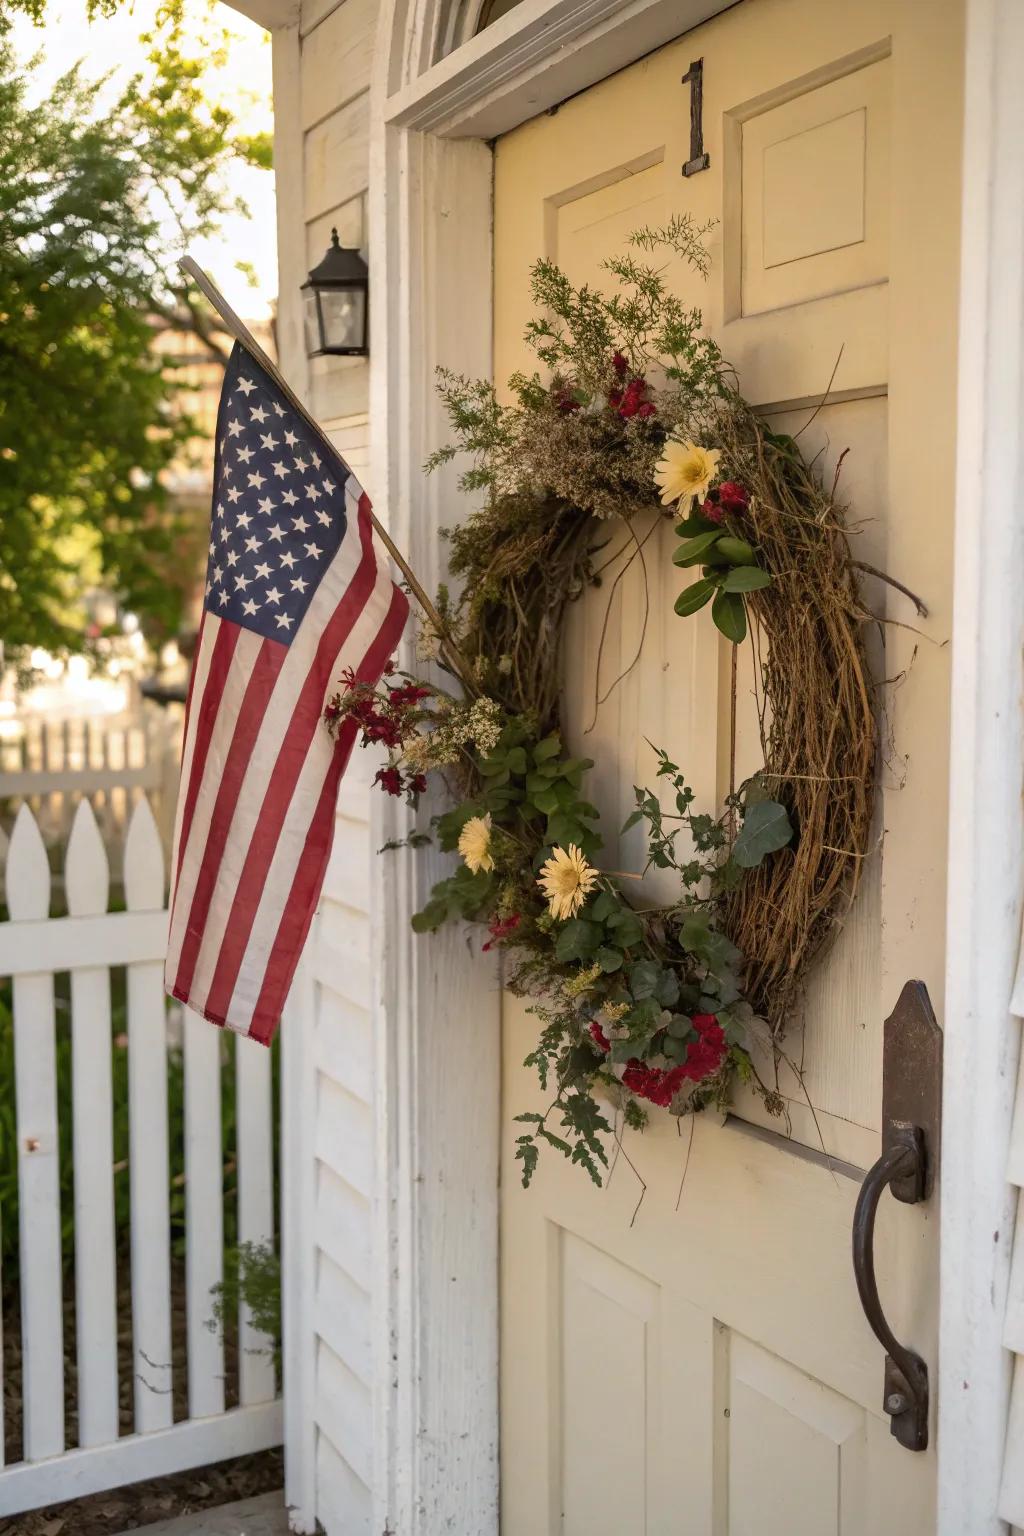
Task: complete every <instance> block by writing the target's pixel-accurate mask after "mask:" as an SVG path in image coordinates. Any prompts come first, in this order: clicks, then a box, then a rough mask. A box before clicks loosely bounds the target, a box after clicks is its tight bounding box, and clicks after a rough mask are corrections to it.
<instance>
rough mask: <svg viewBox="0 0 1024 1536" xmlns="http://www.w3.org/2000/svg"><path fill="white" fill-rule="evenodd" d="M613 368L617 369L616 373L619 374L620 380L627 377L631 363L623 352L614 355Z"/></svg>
mask: <svg viewBox="0 0 1024 1536" xmlns="http://www.w3.org/2000/svg"><path fill="white" fill-rule="evenodd" d="M612 367H613V368H614V369H615V372H616V373H617V374H618V376H619V378H620V379H621V378H624V377H625V375H626V372H627V370H628V368H629V363H628V362H627V360H626V358H625V356H624V355H623V354H622V353H621V352H613V353H612Z"/></svg>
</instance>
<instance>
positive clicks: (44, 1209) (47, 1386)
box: [7, 806, 64, 1460]
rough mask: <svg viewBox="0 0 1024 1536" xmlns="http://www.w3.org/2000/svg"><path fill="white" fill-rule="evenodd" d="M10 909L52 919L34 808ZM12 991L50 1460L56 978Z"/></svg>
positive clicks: (33, 1450) (27, 1356) (37, 1356)
mask: <svg viewBox="0 0 1024 1536" xmlns="http://www.w3.org/2000/svg"><path fill="white" fill-rule="evenodd" d="M7 908H8V911H9V912H10V914H11V919H12V921H13V922H19V921H24V920H26V919H33V918H34V919H37V920H38V919H41V918H45V917H46V915H47V913H48V912H49V909H50V868H49V864H48V863H47V858H46V850H45V848H44V847H43V840H42V837H41V836H40V833H39V828H38V827H37V826H36V823H35V820H34V818H33V816H32V813H31V812H30V811H29V810H28V809H27V807H25V806H22V808H21V810H20V811H19V812H18V818H17V821H16V822H15V824H14V832H13V835H12V837H11V847H10V854H9V857H8V860H7ZM13 991H14V1062H15V1093H16V1114H17V1126H18V1200H19V1205H18V1210H19V1217H20V1220H19V1233H18V1245H19V1252H20V1256H21V1341H22V1372H23V1377H22V1379H23V1382H24V1404H25V1407H24V1424H25V1429H24V1439H25V1454H26V1455H27V1456H28V1457H29V1458H30V1459H32V1460H41V1459H42V1458H43V1457H45V1456H57V1455H59V1454H60V1452H61V1451H62V1450H63V1449H64V1323H63V1301H62V1294H61V1245H60V1174H59V1164H58V1157H59V1149H58V1143H57V1065H56V1046H55V1039H54V1006H53V975H52V973H51V974H40V975H27V976H17V977H15V979H14V988H13Z"/></svg>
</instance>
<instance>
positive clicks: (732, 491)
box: [718, 480, 750, 512]
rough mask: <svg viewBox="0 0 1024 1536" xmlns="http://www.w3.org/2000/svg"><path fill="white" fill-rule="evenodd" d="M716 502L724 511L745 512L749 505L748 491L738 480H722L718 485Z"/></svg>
mask: <svg viewBox="0 0 1024 1536" xmlns="http://www.w3.org/2000/svg"><path fill="white" fill-rule="evenodd" d="M718 504H719V506H720V507H721V508H722V510H723V511H725V512H745V511H746V510H747V508H748V507H749V505H750V492H749V491H748V490H747V488H746V486H744V485H740V483H739V481H738V480H723V482H722V484H721V485H720V486H719V487H718Z"/></svg>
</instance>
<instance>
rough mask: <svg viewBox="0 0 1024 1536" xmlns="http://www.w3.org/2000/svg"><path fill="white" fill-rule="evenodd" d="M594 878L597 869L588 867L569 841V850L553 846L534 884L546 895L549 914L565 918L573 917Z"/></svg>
mask: <svg viewBox="0 0 1024 1536" xmlns="http://www.w3.org/2000/svg"><path fill="white" fill-rule="evenodd" d="M597 880H598V875H597V870H596V869H591V867H590V865H589V864H588V863H587V861H586V859H585V858H584V857H583V854H582V853H581V852H580V850H579V849H578V848H577V847H576V844H575V843H570V844H569V852H568V853H566V851H565V849H564V848H556V849H554V851H553V852H552V855H551V857H550V859H548V861H547V862H546V863H545V864H542V865H541V871H540V874H539V875H538V877H537V884H538V885H539V886H540V888H541V890H542V891H543V892H544V895H545V896H546V897H547V901H548V911H549V912H550V913H551V916H552V917H557V918H561V919H563V920H564V919H565V918H567V917H575V915H576V913H577V912H578V911H579V909H580V907H582V905H583V903H584V902H585V901H586V899H587V897H588V896H589V895H590V893H591V891H592V890H593V889H594V886H595V885H596V884H597Z"/></svg>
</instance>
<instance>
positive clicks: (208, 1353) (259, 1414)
mask: <svg viewBox="0 0 1024 1536" xmlns="http://www.w3.org/2000/svg"><path fill="white" fill-rule="evenodd" d="M67 735H68V738H69V739H70V741H71V745H72V749H74V745H75V741H76V738H75V737H74V735H73V734H72V733H71V732H68V733H67ZM129 746H130V744H129ZM88 748H89V743H88V741H87V740H86V741H85V744H84V747H83V749H82V750H83V751H85V750H88ZM97 750H100V751H103V752H106V753H107V754H108V756H109V757H110V758H112V759H114V758H115V756H116V752H117V751H119V750H120V748H119V747H116V746H114V747H109V748H108V747H103V746H102V744H101V745H100V747H99V748H97ZM132 750H134V749H132ZM140 750H141V749H140ZM50 862H51V861H50V860H49V859H48V856H47V853H46V849H45V846H44V842H43V838H42V835H41V833H40V829H39V826H38V824H37V819H36V817H35V816H34V814H33V812H32V811H31V810H30V809H29V807H28V806H26V805H23V806H22V807H21V809H20V810H19V812H18V815H17V818H16V821H15V825H14V830H13V833H12V836H11V839H10V845H9V848H8V850H7V861H6V879H5V889H6V899H7V906H8V911H9V920H8V921H6V922H0V977H4V978H10V979H11V981H12V994H13V1008H14V1050H15V1087H14V1103H13V1105H6V1104H5V1105H2V1106H0V1108H2V1109H3V1111H4V1113H5V1115H8V1116H9V1115H10V1114H11V1112H12V1110H13V1115H14V1123H15V1128H16V1135H17V1146H18V1162H19V1194H20V1200H19V1208H20V1223H19V1236H18V1247H19V1258H20V1266H21V1277H22V1296H21V1309H20V1310H21V1329H22V1357H23V1396H24V1415H23V1423H24V1432H23V1437H22V1439H23V1445H22V1457H21V1460H18V1461H15V1460H13V1459H12V1457H13V1456H15V1455H16V1454H17V1452H16V1451H15V1450H14V1444H13V1442H12V1438H11V1436H10V1434H9V1433H8V1435H7V1437H6V1439H5V1437H4V1436H3V1434H2V1428H3V1426H2V1423H0V1519H3V1518H4V1517H6V1516H9V1515H11V1514H16V1513H18V1512H19V1511H22V1510H27V1509H32V1508H36V1507H39V1506H41V1505H47V1504H52V1503H57V1502H60V1501H62V1500H64V1499H69V1498H73V1497H76V1496H80V1495H85V1494H90V1493H96V1492H99V1491H100V1490H102V1489H106V1488H112V1487H116V1486H119V1485H120V1484H123V1483H130V1482H134V1481H137V1480H139V1479H141V1478H147V1477H158V1476H163V1475H165V1474H168V1473H172V1472H178V1471H184V1470H186V1469H188V1468H190V1467H195V1466H200V1465H203V1464H204V1463H209V1462H215V1461H218V1460H222V1459H224V1458H227V1457H231V1456H238V1455H242V1454H244V1453H247V1452H251V1451H257V1450H262V1449H265V1448H267V1447H269V1446H272V1445H278V1444H280V1442H281V1437H282V1428H283V1425H282V1405H281V1403H280V1401H278V1400H277V1398H276V1396H275V1381H274V1370H273V1363H272V1360H271V1358H270V1355H269V1353H268V1352H267V1344H268V1341H267V1340H265V1339H263V1338H262V1337H261V1336H260V1335H258V1334H256V1333H255V1331H254V1330H253V1328H252V1326H251V1323H250V1322H249V1320H248V1318H247V1317H245V1316H243V1318H242V1319H241V1334H240V1339H241V1343H242V1347H243V1356H242V1360H241V1362H240V1367H239V1398H240V1406H239V1407H238V1408H236V1409H232V1410H231V1411H229V1412H225V1411H224V1399H225V1384H224V1352H223V1344H222V1340H221V1338H220V1336H219V1333H218V1332H216V1331H213V1330H211V1328H210V1326H209V1325H210V1323H211V1321H212V1315H213V1300H212V1297H211V1290H212V1288H213V1287H215V1286H216V1285H217V1284H218V1283H219V1282H220V1280H221V1279H222V1276H223V1248H224V1231H223V1221H224V1194H223V1186H224V1157H225V1153H224V1149H223V1146H222V1137H221V1072H222V1065H223V1063H224V1061H225V1060H227V1061H230V1059H231V1058H230V1056H229V1055H228V1054H227V1053H228V1052H229V1051H231V1050H232V1046H233V1041H232V1040H231V1038H226V1037H225V1036H223V1035H222V1034H221V1032H220V1031H218V1030H216V1029H215V1028H214V1027H213V1026H212V1025H209V1024H207V1023H205V1022H204V1021H203V1020H201V1019H199V1018H198V1017H197V1016H196V1015H194V1014H191V1013H189V1012H187V1011H186V1013H185V1020H184V1039H183V1050H184V1078H185V1083H184V1091H185V1110H184V1119H185V1127H184V1152H185V1226H186V1293H187V1294H186V1301H187V1318H186V1327H187V1360H188V1381H187V1384H188V1413H189V1417H188V1418H187V1419H184V1420H181V1421H179V1422H178V1423H174V1422H173V1407H172V1396H171V1389H172V1386H173V1373H172V1364H171V1337H172V1334H171V1263H170V1219H169V1190H168V1179H169V1147H168V1102H167V1061H168V1026H167V1014H166V1004H165V998H164V995H163V983H162V970H163V957H164V952H165V949H166V944H167V911H166V907H165V890H164V856H163V849H162V846H161V837H160V834H159V832H158V830H157V826H156V823H155V821H154V818H153V815H152V812H151V811H150V808H149V805H148V803H147V802H146V801H145V800H142V801H140V802H139V803H138V804H137V805H136V807H135V809H134V811H133V812H132V815H131V821H130V824H129V828H128V833H127V838H126V842H125V849H124V895H125V903H126V905H127V911H113V912H111V911H109V910H108V905H109V901H110V884H111V881H110V869H109V860H108V853H107V849H106V848H105V846H104V841H103V838H102V837H101V834H100V821H99V818H97V816H96V814H95V813H94V811H93V809H92V807H91V805H90V804H89V802H88V801H86V800H83V801H81V803H80V804H79V805H78V808H77V810H76V812H75V818H74V825H73V828H72V831H71V835H70V837H69V839H68V842H67V847H66V849H65V851H64V856H63V874H64V888H65V893H66V900H67V907H68V915H67V916H66V917H50V916H49V915H48V914H49V907H50V892H51V884H52V881H51V871H50ZM112 967H118V968H120V967H124V969H125V972H126V979H127V987H126V992H127V1006H128V1019H127V1034H128V1079H129V1081H128V1093H129V1102H128V1118H129V1161H130V1169H129V1177H130V1191H131V1199H130V1205H131V1217H130V1219H131V1233H130V1240H131V1271H132V1302H131V1323H132V1329H133V1363H132V1376H133V1380H132V1388H133V1397H134V1428H133V1432H132V1433H128V1434H121V1433H120V1427H119V1421H118V1401H119V1391H118V1388H119V1381H118V1356H117V1338H118V1331H119V1327H120V1328H122V1329H123V1328H124V1327H125V1326H126V1325H127V1322H128V1318H127V1316H125V1317H123V1318H119V1316H118V1310H117V1309H118V1296H117V1286H116V1253H117V1247H116V1244H117V1232H116V1230H115V1213H114V1201H113V1190H114V1185H113V1178H114V1167H113V1134H112V1132H113V1123H112V1122H113V1078H112V1043H113V1042H112V1018H111V978H110V970H111V968H112ZM64 972H67V973H69V975H70V993H71V1020H70V1035H71V1069H72V1081H71V1096H70V1097H71V1103H70V1114H71V1144H72V1156H73V1172H74V1202H73V1211H74V1254H75V1297H74V1308H75V1336H76V1348H77V1372H76V1373H75V1374H76V1377H77V1381H76V1382H69V1383H65V1380H64V1355H63V1337H62V1335H63V1318H64V1301H63V1294H62V1272H61V1228H60V1222H61V1210H60V1191H59V1182H58V1171H59V1170H58V1131H59V1123H60V1122H59V1116H60V1115H62V1114H64V1113H66V1112H67V1108H66V1105H64V1104H63V1101H61V1103H59V1102H58V1094H57V1075H56V1055H55V1044H56V1039H55V1022H54V1019H55V989H54V978H55V976H56V975H58V974H62V973H64ZM234 1051H235V1066H236V1080H235V1092H236V1096H237V1123H238V1133H237V1143H236V1146H235V1148H234V1149H233V1156H234V1158H235V1159H236V1162H237V1168H238V1187H239V1195H238V1200H239V1213H238V1214H239V1231H240V1237H241V1239H242V1241H249V1242H253V1243H263V1242H272V1241H273V1237H274V1226H275V1223H274V1177H273V1169H274V1148H273V1135H274V1117H273V1112H272V1111H273V1104H272V1091H273V1090H272V1078H271V1056H270V1052H269V1051H267V1050H266V1049H265V1048H263V1047H262V1046H258V1045H255V1044H253V1043H252V1042H250V1041H238V1042H237V1043H234ZM341 1285H342V1286H343V1285H344V1280H342V1281H341ZM336 1293H337V1294H341V1292H340V1290H337V1287H336ZM313 1310H314V1301H313V1295H312V1294H311V1296H310V1302H309V1311H310V1316H312V1313H313ZM361 1316H362V1308H361V1306H360V1305H359V1303H358V1301H357V1305H356V1308H355V1310H354V1318H355V1319H358V1318H359V1317H361ZM360 1336H361V1335H360V1332H359V1325H358V1323H357V1322H356V1321H354V1322H353V1324H352V1338H353V1339H355V1340H356V1342H354V1343H353V1342H348V1343H346V1341H345V1335H344V1333H343V1332H339V1336H338V1339H337V1343H338V1345H339V1347H341V1348H344V1349H345V1350H346V1351H347V1353H348V1354H351V1355H353V1357H356V1358H358V1348H359V1345H358V1339H359V1337H360ZM72 1392H74V1393H75V1394H76V1396H75V1398H74V1404H73V1406H74V1408H75V1409H76V1410H77V1420H78V1441H77V1446H74V1447H71V1446H69V1447H67V1448H65V1441H64V1422H65V1398H66V1395H67V1394H70V1393H72Z"/></svg>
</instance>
